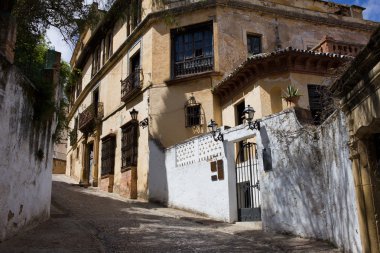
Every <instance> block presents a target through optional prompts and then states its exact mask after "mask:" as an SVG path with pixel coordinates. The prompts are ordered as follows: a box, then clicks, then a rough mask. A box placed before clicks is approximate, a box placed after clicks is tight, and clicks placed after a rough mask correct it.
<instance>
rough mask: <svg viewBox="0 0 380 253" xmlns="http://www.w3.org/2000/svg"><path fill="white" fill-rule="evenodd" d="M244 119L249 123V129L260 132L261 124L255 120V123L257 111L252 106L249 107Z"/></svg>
mask: <svg viewBox="0 0 380 253" xmlns="http://www.w3.org/2000/svg"><path fill="white" fill-rule="evenodd" d="M243 113H244V118H245V119H246V120H247V122H248V128H249V129H251V130H254V129H257V130H259V131H260V122H259V121H257V120H255V121H253V117H254V116H255V110H254V109H253V108H252V106H250V105H248V106H247V107H246V108H245V109H244V111H243Z"/></svg>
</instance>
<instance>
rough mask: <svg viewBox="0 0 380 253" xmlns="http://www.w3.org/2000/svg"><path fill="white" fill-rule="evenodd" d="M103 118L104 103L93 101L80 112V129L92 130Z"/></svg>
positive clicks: (83, 131)
mask: <svg viewBox="0 0 380 253" xmlns="http://www.w3.org/2000/svg"><path fill="white" fill-rule="evenodd" d="M102 118H103V103H100V102H99V103H97V104H94V103H92V104H91V105H90V106H88V107H87V108H86V109H85V110H84V111H83V112H82V113H80V114H79V131H81V132H82V133H87V132H90V131H92V130H93V129H94V127H95V126H96V124H98V123H99V122H100V121H101V119H102Z"/></svg>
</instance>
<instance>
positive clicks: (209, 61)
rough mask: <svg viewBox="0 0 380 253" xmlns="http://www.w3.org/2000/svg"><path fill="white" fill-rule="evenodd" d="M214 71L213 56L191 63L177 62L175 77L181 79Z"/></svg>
mask: <svg viewBox="0 0 380 253" xmlns="http://www.w3.org/2000/svg"><path fill="white" fill-rule="evenodd" d="M213 69H214V59H213V56H210V57H202V58H198V59H193V60H190V61H184V62H176V63H175V64H174V76H175V77H181V76H187V75H193V74H197V73H202V72H207V71H212V70H213Z"/></svg>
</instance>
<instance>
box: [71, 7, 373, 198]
mask: <svg viewBox="0 0 380 253" xmlns="http://www.w3.org/2000/svg"><path fill="white" fill-rule="evenodd" d="M362 11H363V9H362V8H361V7H358V6H346V5H339V4H334V3H327V2H324V1H311V0H304V1H286V0H272V1H266V2H263V1H259V0H241V1H219V0H218V1H215V0H207V1H191V2H189V1H151V0H143V1H116V2H115V4H114V5H113V6H112V7H111V9H110V10H109V11H108V12H107V14H105V16H104V18H103V19H102V21H101V22H100V23H99V24H98V26H97V27H96V28H95V29H88V30H87V31H86V32H85V33H84V34H82V35H81V38H80V40H79V42H78V44H77V46H76V48H75V51H74V54H73V57H72V60H71V65H72V67H73V68H75V69H78V70H79V71H78V72H79V73H80V74H79V75H78V82H77V85H76V87H75V88H74V89H73V96H72V98H71V107H70V112H69V119H70V127H71V129H72V132H71V133H70V143H69V145H68V150H67V167H66V173H67V174H68V175H70V176H72V177H73V178H76V179H77V180H78V181H80V182H81V183H83V184H84V185H88V184H92V185H94V186H98V187H101V188H102V189H104V190H108V191H114V192H117V193H120V194H122V195H125V196H128V197H130V198H144V199H149V198H150V195H151V194H150V192H149V187H148V185H149V184H150V182H149V180H154V178H151V177H149V174H150V173H152V172H153V171H154V170H155V157H153V156H152V154H153V152H152V150H151V145H149V143H150V142H154V143H155V145H157V146H158V147H160V148H167V147H170V146H172V145H175V144H177V143H179V142H181V141H184V140H186V139H188V138H191V137H194V136H197V135H199V134H202V133H206V132H207V123H206V122H208V121H209V120H210V119H213V120H215V121H216V122H217V123H218V124H219V125H228V126H236V125H239V124H241V122H240V117H241V116H240V111H239V110H241V108H244V106H246V105H247V104H250V105H252V106H254V108H255V110H256V111H257V112H260V113H257V114H256V117H263V116H266V115H269V114H271V113H274V112H278V111H280V110H282V109H283V108H284V107H285V106H284V105H283V104H282V101H281V99H279V98H278V96H281V88H283V87H285V85H286V84H288V83H289V82H290V83H292V84H293V83H295V84H300V85H299V86H300V87H301V88H302V87H304V88H302V93H303V95H304V96H302V97H301V100H300V104H301V105H302V106H303V107H305V108H308V106H309V96H308V95H307V94H308V90H307V88H305V87H307V86H306V85H307V84H315V85H320V84H322V83H323V80H324V78H325V75H326V73H327V72H328V69H329V68H334V67H337V66H339V65H340V64H343V63H344V62H345V61H346V59H348V58H347V57H341V56H338V55H337V54H336V55H332V54H326V53H325V52H321V48H328V46H327V45H328V43H331V40H330V41H327V40H326V38H333V39H334V40H335V42H342V41H343V42H345V44H344V45H343V44H342V45H340V46H343V48H342V50H344V47H346V51H347V52H350V50H351V52H352V54H355V48H357V51H358V50H359V49H360V48H361V47H362V46H364V45H365V44H366V43H367V41H368V39H369V37H370V34H371V33H372V32H373V30H374V29H375V24H374V23H373V22H370V21H366V20H363V18H362ZM326 36H327V37H326ZM336 45H337V44H336ZM290 47H291V48H292V49H289V48H290ZM286 48H288V49H286ZM350 48H351V49H350ZM311 49H314V50H315V51H314V53H311V52H309V51H307V50H311ZM317 49H318V50H317ZM277 50H280V51H279V53H278V54H279V55H280V54H281V55H282V56H283V57H277V58H276V57H274V58H275V59H272V60H273V61H272V62H269V61H267V59H266V57H265V56H256V57H258V58H262V59H256V58H255V56H252V58H250V59H249V60H247V57H249V56H250V55H256V54H260V53H267V54H268V55H270V53H271V52H274V51H277ZM281 50H282V51H281ZM336 50H338V47H337V48H336ZM342 50H341V51H342ZM281 52H282V53H281ZM316 52H319V53H316ZM336 53H339V52H336ZM347 54H348V53H347ZM348 55H349V54H348ZM264 58H265V59H264ZM267 58H268V59H269V58H270V56H268V57H267ZM272 58H273V57H272ZM252 59H253V60H252ZM246 61H248V62H251V61H254V62H256V61H260V64H256V67H257V68H256V69H255V67H253V65H252V69H248V70H246V71H245V72H244V73H243V74H242V75H238V76H237V77H236V78H237V79H236V80H235V81H231V82H230V84H228V86H229V88H227V89H222V88H221V87H222V86H223V85H222V84H223V83H226V82H225V81H226V80H232V79H233V77H232V79H231V77H230V74H231V73H232V72H233V70H235V69H236V68H237V67H238V66H240V65H241V63H242V62H246ZM276 64H277V65H276ZM276 66H279V67H280V66H281V67H283V68H284V69H283V71H282V72H281V71H278V70H276V73H273V69H272V70H271V68H274V67H276ZM235 72H236V70H235V71H234V73H235ZM261 73H263V74H264V73H265V75H266V77H265V80H264V79H263V80H262V81H260V85H261V84H263V83H268V85H267V86H266V87H264V86H265V85H261V86H260V85H259V86H258V85H257V84H255V83H254V81H253V82H252V80H253V79H255V78H256V76H257V74H261ZM255 80H256V81H257V80H259V79H257V78H256V79H255ZM234 82H235V83H237V82H244V83H250V84H249V85H251V86H250V87H251V88H249V89H248V90H247V89H245V90H244V89H242V87H238V85H233V84H232V83H234ZM277 84H278V85H277ZM249 85H248V86H244V87H249ZM235 86H236V87H235ZM272 86H273V87H272ZM275 86H276V87H275ZM272 88H276V89H272ZM256 93H257V94H256ZM270 96H272V97H276V102H273V103H272V102H271V100H270V99H268V98H270ZM257 98H259V99H257ZM260 99H261V100H260ZM243 100H244V101H245V102H244V103H243V104H241V102H242V101H243ZM278 101H279V102H278ZM239 104H240V106H239ZM237 108H239V110H238V109H237ZM132 116H133V117H135V119H134V118H133V117H132Z"/></svg>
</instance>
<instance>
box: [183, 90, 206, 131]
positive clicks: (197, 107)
mask: <svg viewBox="0 0 380 253" xmlns="http://www.w3.org/2000/svg"><path fill="white" fill-rule="evenodd" d="M203 118H204V117H203V113H202V106H201V104H200V103H198V102H197V101H196V100H195V98H194V96H191V97H190V99H189V100H188V101H187V102H186V104H185V126H186V127H193V126H199V125H202V124H203Z"/></svg>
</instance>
